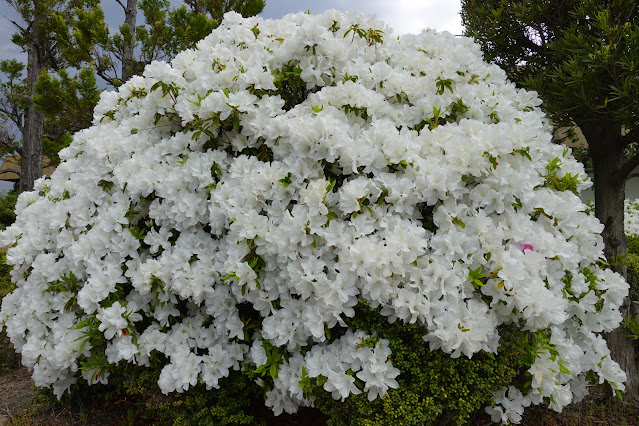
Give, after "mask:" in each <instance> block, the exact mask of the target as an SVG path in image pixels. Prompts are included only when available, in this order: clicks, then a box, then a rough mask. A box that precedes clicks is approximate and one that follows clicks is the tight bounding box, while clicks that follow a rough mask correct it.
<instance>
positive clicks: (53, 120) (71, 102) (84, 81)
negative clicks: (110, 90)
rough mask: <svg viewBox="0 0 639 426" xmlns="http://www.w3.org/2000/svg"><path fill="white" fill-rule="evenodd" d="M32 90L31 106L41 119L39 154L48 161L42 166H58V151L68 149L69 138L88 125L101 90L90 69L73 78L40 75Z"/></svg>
mask: <svg viewBox="0 0 639 426" xmlns="http://www.w3.org/2000/svg"><path fill="white" fill-rule="evenodd" d="M36 90H37V92H36V97H35V104H36V107H37V108H38V109H39V110H40V111H42V114H43V115H44V118H45V129H44V140H43V152H44V155H46V156H47V157H48V158H49V164H45V166H50V165H54V166H55V165H57V164H59V163H60V158H59V157H58V152H59V151H60V150H61V149H62V148H65V147H67V146H69V144H70V143H71V140H72V137H71V135H72V134H73V133H76V132H78V131H80V130H82V129H84V128H87V127H89V126H90V125H91V122H92V121H93V107H94V106H95V105H96V104H97V102H98V100H99V99H100V92H101V90H100V89H98V86H97V82H96V78H95V73H94V72H93V70H92V69H90V68H84V69H82V70H80V72H78V73H77V74H75V75H74V76H73V77H71V75H70V74H69V73H68V72H67V71H66V70H60V71H59V72H58V73H57V75H55V74H51V73H48V72H44V73H43V74H42V75H41V76H40V79H39V80H38V84H37V86H36Z"/></svg>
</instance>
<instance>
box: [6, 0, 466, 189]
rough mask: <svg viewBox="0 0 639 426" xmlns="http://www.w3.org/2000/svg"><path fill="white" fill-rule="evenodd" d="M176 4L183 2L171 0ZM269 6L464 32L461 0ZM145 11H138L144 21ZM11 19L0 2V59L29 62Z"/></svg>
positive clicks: (408, 28)
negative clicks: (352, 12)
mask: <svg viewBox="0 0 639 426" xmlns="http://www.w3.org/2000/svg"><path fill="white" fill-rule="evenodd" d="M170 1H171V4H172V5H173V6H174V7H176V6H179V5H180V4H181V3H182V2H181V1H179V0H170ZM265 1H266V7H265V8H264V11H263V12H262V16H263V17H265V18H272V19H278V18H281V17H282V16H284V15H286V14H288V13H295V12H299V11H307V10H310V11H311V13H321V12H323V11H325V10H328V9H340V10H349V9H355V10H359V11H361V12H365V13H374V14H375V15H377V17H378V18H379V19H381V20H383V21H384V22H386V23H387V24H388V25H390V26H391V27H392V28H393V33H394V34H397V35H399V34H406V33H419V32H420V31H421V30H422V29H424V28H433V29H435V30H437V31H449V32H451V33H453V34H456V35H457V34H461V32H462V25H461V17H460V15H459V13H460V1H459V0H452V1H448V2H442V1H440V0H393V1H388V0H323V1H311V0H265ZM102 7H103V8H104V12H105V16H106V20H107V22H108V23H109V24H110V25H113V27H114V28H117V26H118V25H119V24H121V23H122V21H123V20H124V12H123V11H122V8H121V7H120V6H119V5H118V4H117V3H116V1H115V0H102ZM142 19H143V15H142V14H139V15H138V24H141V23H142V22H141V21H142ZM10 20H16V21H19V16H18V15H17V14H16V12H15V11H14V10H13V9H12V8H11V7H10V6H8V5H7V3H6V2H5V1H2V2H1V3H0V60H2V59H12V58H16V59H19V60H21V61H23V62H26V54H24V53H23V52H21V51H20V49H19V48H18V47H17V46H15V45H14V44H13V43H12V42H11V35H12V34H13V33H14V32H15V27H13V25H12V24H11V22H10ZM6 189H7V185H6V182H1V181H0V190H6Z"/></svg>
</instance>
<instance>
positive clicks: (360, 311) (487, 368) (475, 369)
mask: <svg viewBox="0 0 639 426" xmlns="http://www.w3.org/2000/svg"><path fill="white" fill-rule="evenodd" d="M346 322H347V324H348V326H349V327H350V328H352V329H362V330H366V331H368V332H371V333H375V336H376V337H377V338H383V339H387V340H389V342H390V348H391V350H392V354H391V356H390V361H391V362H392V364H393V366H394V367H396V368H398V369H399V370H400V371H401V374H400V375H399V376H398V377H397V381H398V383H399V388H398V389H390V390H389V391H388V393H387V394H386V395H385V396H384V398H377V399H375V400H373V401H369V400H368V396H367V394H366V393H362V394H359V395H351V396H349V397H348V398H346V399H345V400H344V401H343V402H342V401H336V400H334V399H333V398H332V397H331V395H330V393H328V392H326V391H324V390H323V389H321V388H320V386H318V385H319V384H321V379H320V381H319V382H318V383H315V386H313V385H312V384H311V385H310V386H309V384H307V386H306V387H305V390H306V391H307V392H308V393H310V394H311V395H314V396H315V397H316V400H315V406H316V407H317V408H319V409H320V410H321V411H322V412H323V413H325V414H327V415H329V416H330V420H329V421H328V424H329V425H387V424H393V425H418V424H419V425H422V424H448V423H450V424H465V423H467V422H468V421H469V418H470V416H471V415H472V414H473V413H475V412H476V411H477V410H479V409H481V408H482V407H484V406H485V405H487V404H490V398H491V396H492V395H493V393H494V392H495V391H497V390H499V389H501V388H502V387H503V386H505V385H508V384H510V383H511V382H512V381H513V378H515V376H516V375H517V372H518V370H519V368H520V367H521V366H522V365H523V361H524V356H523V355H522V354H523V353H524V352H523V351H521V350H519V349H514V347H511V346H510V345H509V344H508V343H505V344H504V346H502V348H501V352H500V353H499V354H498V355H493V354H488V353H478V354H475V356H473V358H472V359H468V358H466V357H464V356H461V357H459V358H456V359H454V358H451V357H450V355H448V354H445V353H443V352H442V351H439V350H436V351H430V349H429V345H428V343H425V342H424V340H423V339H422V336H423V335H424V334H425V330H424V329H423V328H422V327H420V326H418V325H416V324H404V323H402V322H401V321H397V322H395V323H394V324H389V323H388V320H387V319H386V318H385V317H383V316H381V315H380V314H379V313H378V311H377V310H373V309H371V308H369V307H367V306H365V304H362V301H360V304H359V305H358V306H357V307H356V314H355V317H354V318H352V319H347V321H346ZM504 334H508V333H507V332H504Z"/></svg>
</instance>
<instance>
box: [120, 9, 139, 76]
mask: <svg viewBox="0 0 639 426" xmlns="http://www.w3.org/2000/svg"><path fill="white" fill-rule="evenodd" d="M137 3H138V2H137V0H127V2H126V9H125V10H124V23H125V24H126V25H127V27H128V29H129V34H130V37H131V39H130V42H129V43H126V45H125V46H124V51H123V52H122V82H123V83H124V82H125V81H127V80H128V79H130V78H131V77H133V74H134V73H135V64H134V63H133V58H134V56H133V55H134V53H135V52H134V48H135V25H136V19H137V15H138V4H137Z"/></svg>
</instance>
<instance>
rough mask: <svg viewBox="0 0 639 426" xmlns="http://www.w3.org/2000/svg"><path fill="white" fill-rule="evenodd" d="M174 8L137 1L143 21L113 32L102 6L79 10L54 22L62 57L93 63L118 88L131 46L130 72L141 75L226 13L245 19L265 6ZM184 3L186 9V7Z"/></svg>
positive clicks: (222, 2)
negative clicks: (69, 18) (123, 61)
mask: <svg viewBox="0 0 639 426" xmlns="http://www.w3.org/2000/svg"><path fill="white" fill-rule="evenodd" d="M185 3H186V5H182V6H181V7H178V8H175V9H172V8H171V3H170V2H169V1H168V0H140V1H139V2H138V8H139V11H140V12H142V13H143V14H144V24H143V25H138V26H136V27H135V28H130V27H129V25H127V24H122V25H120V27H119V28H118V30H117V31H115V32H114V31H112V30H110V28H109V25H107V23H106V22H105V20H104V12H103V11H102V9H101V8H95V9H92V10H89V11H85V12H81V13H78V15H77V16H78V18H77V19H76V20H73V21H71V22H58V25H59V31H58V32H59V33H60V34H63V35H66V36H63V37H61V41H62V43H61V44H62V45H63V46H64V52H65V55H66V56H67V57H68V58H69V60H70V62H71V63H72V64H73V65H74V66H76V67H82V66H83V64H91V66H92V67H93V68H94V69H95V72H96V73H97V74H98V75H99V76H100V77H101V78H103V79H104V80H105V81H106V82H107V83H108V84H110V85H112V86H114V87H118V86H120V85H121V84H122V83H124V80H125V79H126V78H125V77H126V76H124V75H122V74H123V72H122V71H121V70H120V66H121V62H120V61H121V59H122V58H123V57H125V56H126V52H127V51H129V50H131V49H132V51H133V52H134V55H135V57H134V58H132V60H131V63H130V64H129V69H128V72H129V73H130V74H131V75H133V74H140V73H141V72H142V71H143V70H144V67H145V65H146V64H149V63H151V62H152V61H154V60H170V59H171V58H172V57H174V56H175V55H176V54H177V53H179V52H181V51H182V50H185V49H189V48H194V47H195V45H196V44H197V42H198V41H200V40H201V39H203V38H204V37H206V36H207V35H208V34H209V33H210V32H211V31H212V30H213V29H214V28H216V27H217V26H218V25H219V24H220V22H221V21H222V17H223V15H224V14H225V13H226V12H229V11H236V12H238V13H240V14H241V15H242V16H244V17H248V16H255V15H257V14H259V13H260V12H261V11H262V9H264V1H263V0H233V1H228V0H190V1H186V2H185ZM187 6H188V7H187Z"/></svg>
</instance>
